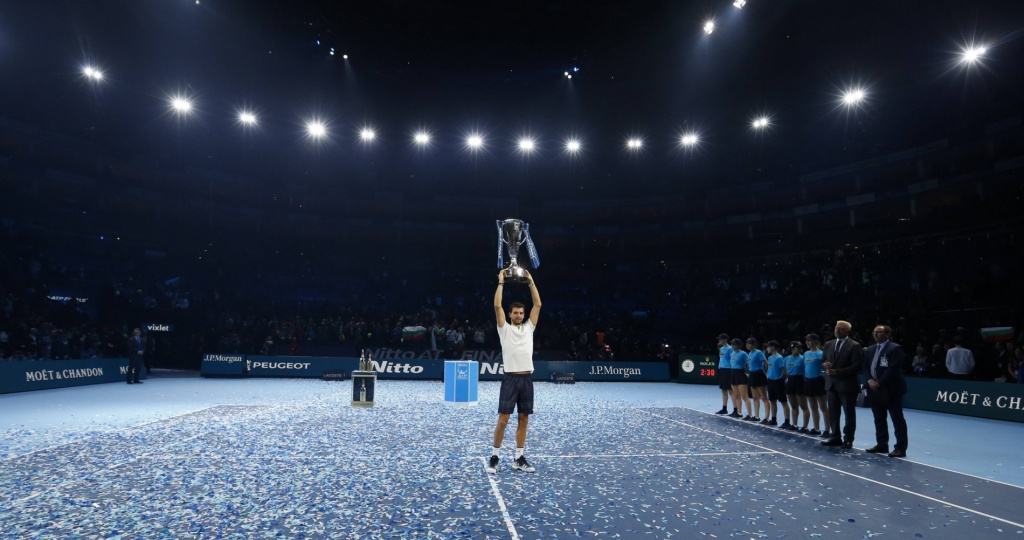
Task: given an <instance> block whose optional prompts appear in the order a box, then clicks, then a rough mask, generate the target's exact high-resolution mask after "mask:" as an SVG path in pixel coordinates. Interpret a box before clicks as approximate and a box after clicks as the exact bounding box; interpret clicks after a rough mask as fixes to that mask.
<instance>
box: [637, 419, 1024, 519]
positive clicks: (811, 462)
mask: <svg viewBox="0 0 1024 540" xmlns="http://www.w3.org/2000/svg"><path fill="white" fill-rule="evenodd" d="M650 414H651V416H654V417H657V418H661V419H662V420H668V421H669V422H674V423H676V424H681V425H684V426H686V427H691V428H694V429H699V430H701V431H706V432H708V433H713V434H715V435H718V436H720V437H725V438H726V439H729V440H732V441H736V442H739V443H742V444H749V445H750V446H754V447H757V448H764V449H765V450H771V449H770V448H768V447H765V446H761V445H759V444H754V443H752V442H748V441H744V440H743V439H738V438H736V437H730V436H728V435H725V434H724V433H718V432H717V431H712V430H710V429H706V428H702V427H700V426H695V425H693V424H687V423H686V422H682V421H679V420H675V419H672V418H666V417H664V416H661V415H658V414H654V413H650ZM775 453H777V454H779V455H780V456H786V457H789V458H793V459H795V460H797V461H803V462H804V463H809V464H811V465H814V466H815V467H820V468H822V469H828V470H830V471H835V472H837V473H839V474H845V475H847V476H852V477H854V478H857V479H860V480H864V481H865V482H871V483H873V484H878V485H880V486H885V487H887V488H890V489H895V490H896V491H902V492H903V493H907V494H909V495H914V496H917V497H921V498H922V499H927V500H929V501H932V502H936V503H938V504H941V505H943V506H950V507H953V508H957V509H959V510H963V511H965V512H970V513H972V514H977V515H979V516H982V517H987V518H989V519H994V520H996V521H1001V522H1003V523H1006V524H1008V525H1013V526H1014V527H1020V528H1022V529H1024V524H1021V523H1017V522H1015V521H1010V520H1008V519H1003V518H1001V517H998V516H993V515H991V514H986V513H984V512H979V511H977V510H974V509H972V508H967V507H965V506H960V505H958V504H953V503H951V502H949V501H944V500H942V499H936V498H934V497H929V496H928V495H923V494H921V493H917V492H915V491H911V490H909V489H904V488H901V487H899V486H894V485H892V484H886V483H885V482H881V481H878V480H875V479H874V478H868V477H866V476H861V475H859V474H854V473H851V472H848V471H844V470H842V469H837V468H835V467H829V466H828V465H822V464H821V463H817V462H814V461H811V460H809V459H804V458H802V457H797V456H794V455H792V454H787V453H785V452H780V451H776V452H775ZM925 466H927V465H925Z"/></svg>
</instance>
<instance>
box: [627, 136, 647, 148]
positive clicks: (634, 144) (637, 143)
mask: <svg viewBox="0 0 1024 540" xmlns="http://www.w3.org/2000/svg"><path fill="white" fill-rule="evenodd" d="M643 145H644V142H643V141H642V140H640V139H639V138H637V137H634V138H632V139H630V140H628V141H626V148H629V149H630V150H639V149H640V148H641V147H643Z"/></svg>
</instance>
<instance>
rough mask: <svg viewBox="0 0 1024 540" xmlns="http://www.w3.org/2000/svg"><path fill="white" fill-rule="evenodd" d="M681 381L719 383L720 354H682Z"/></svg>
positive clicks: (680, 357)
mask: <svg viewBox="0 0 1024 540" xmlns="http://www.w3.org/2000/svg"><path fill="white" fill-rule="evenodd" d="M679 382H681V383H688V384H718V355H715V356H707V355H702V354H680V355H679Z"/></svg>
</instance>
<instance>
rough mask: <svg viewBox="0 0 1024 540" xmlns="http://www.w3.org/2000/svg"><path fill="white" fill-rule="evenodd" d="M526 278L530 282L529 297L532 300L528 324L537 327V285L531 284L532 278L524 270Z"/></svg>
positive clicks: (538, 313) (538, 314)
mask: <svg viewBox="0 0 1024 540" xmlns="http://www.w3.org/2000/svg"><path fill="white" fill-rule="evenodd" d="M526 277H527V278H529V280H530V283H529V285H530V296H531V297H532V299H533V300H532V302H533V307H531V308H530V323H531V324H533V325H534V326H537V319H539V318H540V293H539V292H537V284H536V283H534V282H533V276H531V275H530V271H529V270H526Z"/></svg>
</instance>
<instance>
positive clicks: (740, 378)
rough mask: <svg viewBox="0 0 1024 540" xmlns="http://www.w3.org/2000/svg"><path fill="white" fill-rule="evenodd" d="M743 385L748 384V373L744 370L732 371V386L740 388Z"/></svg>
mask: <svg viewBox="0 0 1024 540" xmlns="http://www.w3.org/2000/svg"><path fill="white" fill-rule="evenodd" d="M741 384H747V372H745V371H743V370H742V369H734V370H732V385H733V386H739V385H741Z"/></svg>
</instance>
